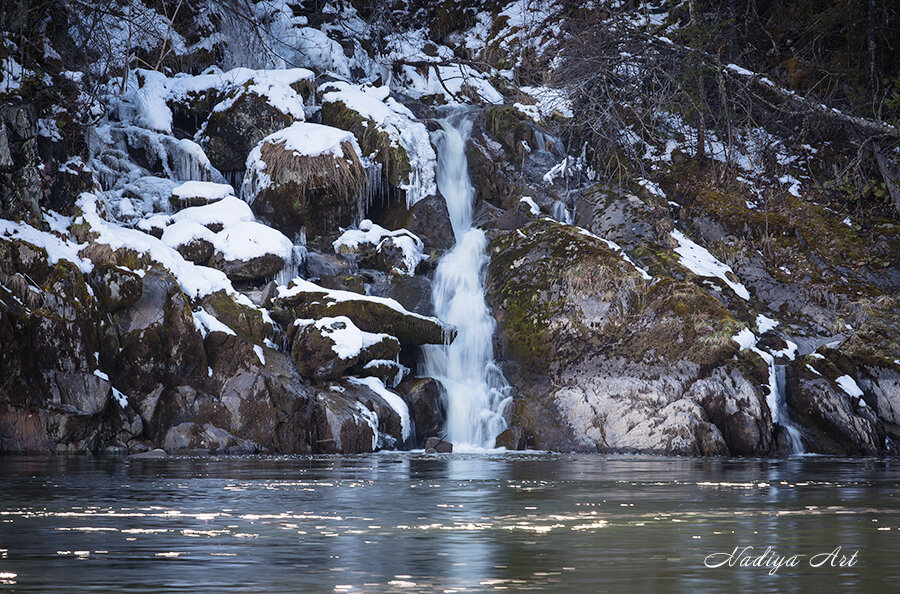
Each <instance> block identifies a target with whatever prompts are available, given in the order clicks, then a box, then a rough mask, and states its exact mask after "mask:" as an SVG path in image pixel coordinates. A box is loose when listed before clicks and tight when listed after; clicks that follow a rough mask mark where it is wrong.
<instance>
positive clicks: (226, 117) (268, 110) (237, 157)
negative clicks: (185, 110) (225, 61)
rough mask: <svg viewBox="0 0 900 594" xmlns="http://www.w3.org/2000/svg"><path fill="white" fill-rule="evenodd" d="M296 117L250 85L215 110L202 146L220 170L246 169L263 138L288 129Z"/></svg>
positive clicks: (204, 131)
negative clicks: (251, 155) (252, 88)
mask: <svg viewBox="0 0 900 594" xmlns="http://www.w3.org/2000/svg"><path fill="white" fill-rule="evenodd" d="M292 123H294V118H293V117H292V116H291V115H290V114H287V113H285V112H283V111H281V110H280V109H278V108H277V107H275V106H274V105H272V103H271V102H269V100H268V97H266V96H264V95H260V94H259V93H257V92H256V91H255V90H250V88H249V85H248V86H242V87H239V88H238V89H236V90H234V91H232V93H231V94H230V95H229V96H228V97H226V99H225V100H224V101H222V102H221V103H219V104H218V105H217V106H216V107H215V108H214V109H213V111H212V113H211V114H210V116H209V119H208V120H207V121H206V125H205V127H204V129H203V132H202V134H203V138H202V140H201V146H203V149H204V150H205V151H206V155H207V156H208V157H209V160H210V162H211V163H212V164H213V166H214V167H215V168H216V169H218V170H219V171H223V172H224V171H243V169H244V164H245V163H246V161H247V155H249V154H250V151H251V150H253V147H255V146H256V145H257V144H258V143H259V142H260V141H261V140H262V139H263V138H265V137H266V136H268V135H269V134H272V133H273V132H276V131H278V130H281V129H283V128H287V127H288V126H290V125H291V124H292Z"/></svg>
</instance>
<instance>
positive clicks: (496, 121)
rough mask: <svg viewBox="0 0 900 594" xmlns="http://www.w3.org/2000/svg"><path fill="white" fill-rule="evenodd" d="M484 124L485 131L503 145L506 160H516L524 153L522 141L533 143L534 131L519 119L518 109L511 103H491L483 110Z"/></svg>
mask: <svg viewBox="0 0 900 594" xmlns="http://www.w3.org/2000/svg"><path fill="white" fill-rule="evenodd" d="M484 124H485V128H486V129H487V131H488V132H489V133H490V134H491V135H492V136H494V137H495V138H496V139H497V140H498V141H500V144H501V145H502V146H503V148H504V150H505V151H506V153H507V159H508V160H515V161H518V160H519V159H521V158H522V155H523V154H524V150H525V149H524V147H523V146H522V142H523V141H524V142H526V143H528V144H529V145H531V144H534V131H533V130H532V129H531V126H530V125H529V124H528V123H527V122H525V121H523V120H522V119H520V117H519V112H518V110H517V109H516V108H515V107H513V106H512V105H493V106H491V107H489V108H488V109H487V111H485V114H484Z"/></svg>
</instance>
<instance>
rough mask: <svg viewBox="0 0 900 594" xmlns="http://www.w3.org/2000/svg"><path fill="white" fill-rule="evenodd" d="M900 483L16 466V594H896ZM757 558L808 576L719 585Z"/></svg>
mask: <svg viewBox="0 0 900 594" xmlns="http://www.w3.org/2000/svg"><path fill="white" fill-rule="evenodd" d="M898 468H900V465H898V463H897V462H896V461H893V460H839V459H828V458H817V457H804V458H793V459H785V460H729V459H679V458H661V457H637V456H600V455H564V454H539V453H533V454H528V453H523V454H511V453H510V454H482V455H475V454H451V455H427V454H423V453H382V454H371V455H365V456H343V457H330V456H320V457H270V458H266V457H259V458H258V457H233V458H230V457H200V458H169V459H164V460H134V459H122V458H120V459H110V458H107V459H104V458H90V457H56V458H28V457H5V458H0V589H4V588H5V589H9V590H11V591H16V592H26V591H27V592H31V591H41V592H47V591H53V592H76V591H77V592H85V591H97V592H109V591H117V592H159V591H191V592H223V591H242V592H273V591H289V592H295V591H314V592H323V591H337V592H340V591H378V592H381V591H396V592H433V591H444V592H452V591H493V590H504V589H506V590H522V589H531V590H543V591H550V592H560V591H591V592H593V591H608V592H624V591H629V592H639V591H651V590H652V591H672V592H704V591H731V592H792V591H796V592H799V591H801V590H803V591H807V590H810V591H816V589H818V590H819V591H823V592H826V591H845V592H848V591H859V592H864V591H869V592H874V591H879V590H884V591H891V590H892V589H893V587H895V586H896V584H897V583H898V582H897V580H900V541H898V535H900V533H898V530H900V501H898V497H900V472H898ZM747 546H752V547H755V548H754V549H753V550H751V551H750V553H754V554H755V555H756V556H759V554H761V553H762V552H763V551H764V550H765V549H766V547H767V546H771V547H773V549H774V552H775V553H777V554H779V555H785V556H789V555H806V557H801V558H799V559H800V562H799V564H798V565H797V566H796V567H787V566H783V567H781V569H779V570H778V571H777V572H776V573H775V575H769V569H768V568H759V567H739V566H734V567H728V566H727V565H726V566H723V567H719V568H716V569H710V568H707V567H705V566H704V560H705V559H707V557H708V556H709V555H713V554H715V553H723V554H725V553H731V552H732V551H733V550H734V548H735V547H747ZM838 546H840V547H842V548H841V554H843V555H845V556H846V557H849V556H850V555H851V554H852V553H853V552H854V551H856V552H858V554H857V557H856V561H855V563H854V565H853V566H852V567H850V566H846V567H843V568H841V567H831V566H830V563H829V562H827V559H826V563H825V564H824V565H823V566H822V567H819V568H813V567H810V565H809V559H810V557H811V556H812V555H816V554H822V553H827V552H830V551H832V550H833V549H835V548H836V547H838ZM722 558H723V556H722V555H720V556H718V557H713V558H712V560H721V559H722ZM820 560H821V558H820Z"/></svg>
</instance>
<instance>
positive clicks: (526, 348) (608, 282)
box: [488, 219, 743, 373]
mask: <svg viewBox="0 0 900 594" xmlns="http://www.w3.org/2000/svg"><path fill="white" fill-rule="evenodd" d="M489 254H490V256H491V262H490V265H489V269H488V299H489V302H490V303H491V305H492V306H493V307H494V310H495V313H496V315H497V319H498V322H499V325H500V331H501V336H502V337H503V343H504V347H505V348H506V349H507V352H508V354H509V355H510V357H511V358H513V359H515V360H516V361H518V362H520V363H521V364H523V365H525V366H526V367H528V368H530V369H531V370H532V371H535V372H538V373H548V372H550V371H552V370H554V369H557V370H558V369H561V368H565V367H567V366H569V365H571V364H574V363H577V362H579V361H581V360H582V359H583V358H584V357H585V356H586V354H588V353H591V352H595V351H602V352H603V353H604V354H605V355H606V356H608V357H615V356H618V357H622V358H624V359H625V360H627V361H635V362H641V361H643V362H658V363H663V364H674V363H677V362H679V361H692V362H694V363H696V364H698V365H699V366H700V367H701V369H706V368H711V367H712V366H715V365H717V364H719V363H721V362H722V361H724V360H727V359H730V358H731V357H733V356H734V355H735V354H736V353H737V351H738V348H739V347H738V345H737V343H736V342H735V341H733V340H732V336H734V335H735V334H737V333H738V332H739V331H740V329H741V328H742V327H743V324H742V323H741V322H740V321H738V320H737V319H736V318H735V317H734V316H733V315H732V314H731V313H730V312H729V311H728V310H727V309H726V308H725V307H724V306H723V305H722V303H720V302H719V301H718V300H716V299H715V298H713V297H711V296H710V295H709V294H707V293H706V292H705V291H704V290H702V289H700V288H699V287H697V286H695V285H694V284H692V283H690V282H684V281H676V280H674V279H672V278H665V277H664V278H657V279H655V280H654V281H653V282H652V283H647V282H646V281H644V280H642V277H641V275H640V274H639V273H638V272H637V271H636V270H635V268H634V267H633V266H632V265H631V264H629V263H627V262H626V261H625V260H624V259H623V258H622V256H621V254H620V253H618V252H617V251H614V250H612V249H611V248H610V247H608V246H607V245H606V244H605V243H604V242H602V241H601V240H599V239H597V238H594V237H591V236H589V235H586V234H583V233H582V232H580V231H579V230H578V229H577V228H575V227H570V226H565V225H562V224H559V223H556V222H552V221H549V220H546V219H545V220H534V221H531V222H529V223H527V224H525V225H524V226H523V227H522V228H521V229H516V230H513V231H508V232H505V233H502V234H500V235H499V236H498V237H496V238H495V239H494V240H493V241H492V242H491V245H490V249H489Z"/></svg>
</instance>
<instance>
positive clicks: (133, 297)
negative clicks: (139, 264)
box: [90, 264, 143, 311]
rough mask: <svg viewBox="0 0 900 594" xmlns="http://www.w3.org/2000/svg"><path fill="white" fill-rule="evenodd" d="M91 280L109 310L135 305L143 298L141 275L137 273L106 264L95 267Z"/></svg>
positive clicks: (99, 297) (95, 290)
mask: <svg viewBox="0 0 900 594" xmlns="http://www.w3.org/2000/svg"><path fill="white" fill-rule="evenodd" d="M90 281H91V286H92V287H93V288H94V292H95V294H96V295H97V298H98V299H99V300H100V303H101V305H102V306H103V307H104V309H106V310H107V311H115V310H117V309H121V308H123V307H128V306H129V305H133V304H134V303H135V302H137V300H138V299H140V298H141V292H142V291H143V283H142V281H141V277H139V276H138V275H137V274H135V273H134V272H131V271H129V270H126V269H123V268H118V267H115V266H109V265H105V264H100V265H96V266H95V267H94V270H93V272H92V273H91V275H90Z"/></svg>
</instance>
